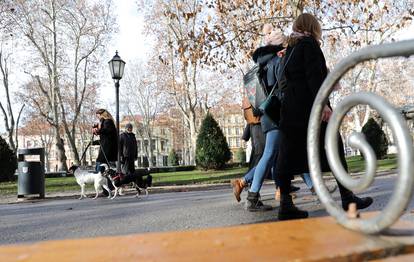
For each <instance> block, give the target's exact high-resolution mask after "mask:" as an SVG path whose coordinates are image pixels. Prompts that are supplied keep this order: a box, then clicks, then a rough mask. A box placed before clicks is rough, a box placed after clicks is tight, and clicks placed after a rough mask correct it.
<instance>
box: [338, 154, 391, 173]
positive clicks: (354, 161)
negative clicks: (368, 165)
mask: <svg viewBox="0 0 414 262" xmlns="http://www.w3.org/2000/svg"><path fill="white" fill-rule="evenodd" d="M346 160H347V162H348V167H349V170H350V171H351V172H352V173H357V172H362V171H364V170H365V161H364V160H363V158H362V157H361V156H352V157H348V158H347V159H346ZM377 166H378V169H377V171H384V170H390V169H395V168H397V155H396V154H390V155H388V156H386V157H385V159H381V160H378V161H377Z"/></svg>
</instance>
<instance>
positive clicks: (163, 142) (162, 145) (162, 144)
mask: <svg viewBox="0 0 414 262" xmlns="http://www.w3.org/2000/svg"><path fill="white" fill-rule="evenodd" d="M164 146H165V141H161V151H164Z"/></svg>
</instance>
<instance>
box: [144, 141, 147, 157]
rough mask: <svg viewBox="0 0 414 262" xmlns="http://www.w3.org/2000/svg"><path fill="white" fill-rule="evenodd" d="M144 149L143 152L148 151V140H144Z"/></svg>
mask: <svg viewBox="0 0 414 262" xmlns="http://www.w3.org/2000/svg"><path fill="white" fill-rule="evenodd" d="M144 147H145V151H148V140H144ZM147 161H148V160H147Z"/></svg>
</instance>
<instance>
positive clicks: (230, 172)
mask: <svg viewBox="0 0 414 262" xmlns="http://www.w3.org/2000/svg"><path fill="white" fill-rule="evenodd" d="M246 171H247V168H246V167H241V168H240V167H237V168H229V169H225V170H220V171H203V170H194V171H181V172H168V173H155V174H152V176H153V180H152V182H153V186H165V185H187V184H200V183H209V184H211V183H226V182H229V181H230V179H232V178H236V177H240V176H242V175H243V174H244V173H245V172H246ZM45 187H46V189H45V190H46V192H49V193H51V192H67V191H78V190H79V185H78V184H77V183H76V180H75V178H74V177H59V178H46V181H45ZM92 188H93V186H92V185H88V186H87V190H90V189H92ZM16 192H17V183H16V182H5V183H0V195H10V194H16Z"/></svg>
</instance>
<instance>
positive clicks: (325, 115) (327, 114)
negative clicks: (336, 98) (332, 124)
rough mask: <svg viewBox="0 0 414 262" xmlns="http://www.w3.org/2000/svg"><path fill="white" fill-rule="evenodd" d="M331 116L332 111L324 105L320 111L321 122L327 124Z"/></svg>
mask: <svg viewBox="0 0 414 262" xmlns="http://www.w3.org/2000/svg"><path fill="white" fill-rule="evenodd" d="M331 115H332V109H330V108H329V106H327V105H325V107H324V108H323V110H322V121H324V122H328V121H329V118H330V117H331Z"/></svg>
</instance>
